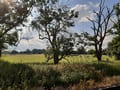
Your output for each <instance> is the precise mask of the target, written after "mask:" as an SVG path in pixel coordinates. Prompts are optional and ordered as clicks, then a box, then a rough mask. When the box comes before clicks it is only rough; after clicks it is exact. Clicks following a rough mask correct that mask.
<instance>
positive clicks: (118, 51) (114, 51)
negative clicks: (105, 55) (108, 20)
mask: <svg viewBox="0 0 120 90" xmlns="http://www.w3.org/2000/svg"><path fill="white" fill-rule="evenodd" d="M119 41H120V36H116V37H114V38H113V40H112V42H110V43H109V44H108V50H109V54H110V55H115V57H116V59H117V60H120V42H119Z"/></svg>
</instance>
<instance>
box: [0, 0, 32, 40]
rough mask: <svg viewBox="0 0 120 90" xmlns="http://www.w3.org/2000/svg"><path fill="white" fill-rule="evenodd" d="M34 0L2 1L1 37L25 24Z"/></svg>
mask: <svg viewBox="0 0 120 90" xmlns="http://www.w3.org/2000/svg"><path fill="white" fill-rule="evenodd" d="M32 4H33V1H32V0H1V1H0V38H2V36H4V35H5V34H7V33H9V31H10V30H12V29H16V27H17V26H20V25H21V24H23V21H25V19H26V18H27V17H28V15H29V14H30V11H31V8H32Z"/></svg>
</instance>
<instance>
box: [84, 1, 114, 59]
mask: <svg viewBox="0 0 120 90" xmlns="http://www.w3.org/2000/svg"><path fill="white" fill-rule="evenodd" d="M113 11H114V10H113V9H112V10H111V9H109V8H108V7H105V0H101V3H100V5H99V11H94V14H95V16H96V17H95V19H94V20H92V19H90V18H88V19H89V21H91V23H92V27H91V29H92V31H93V34H92V35H90V34H89V33H84V37H85V38H87V40H88V41H89V44H90V45H93V46H94V47H95V52H96V57H97V59H98V61H101V60H102V50H103V49H102V47H103V42H104V40H105V37H106V36H108V35H109V33H110V32H111V31H112V24H111V23H110V22H111V17H112V15H113Z"/></svg>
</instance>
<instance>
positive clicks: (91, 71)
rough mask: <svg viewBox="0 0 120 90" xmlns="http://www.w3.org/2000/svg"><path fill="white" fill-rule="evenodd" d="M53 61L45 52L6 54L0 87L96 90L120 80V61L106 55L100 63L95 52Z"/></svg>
mask: <svg viewBox="0 0 120 90" xmlns="http://www.w3.org/2000/svg"><path fill="white" fill-rule="evenodd" d="M6 61H7V62H6ZM52 63H53V62H52V60H51V61H50V62H48V63H46V62H45V57H44V55H43V54H40V55H39V54H34V55H3V57H2V59H1V61H0V68H2V69H1V70H0V89H4V90H8V89H9V90H13V89H15V90H18V89H19V90H48V89H50V88H53V89H51V90H86V89H90V90H93V88H100V87H108V86H109V87H110V86H112V85H116V84H117V85H119V84H120V61H116V60H115V59H114V57H108V56H103V62H100V63H98V62H97V59H96V58H95V57H94V56H92V55H78V56H69V57H67V60H62V61H61V62H60V64H58V65H53V64H52ZM86 85H87V87H86ZM59 88H60V89H59ZM91 88H92V89H91Z"/></svg>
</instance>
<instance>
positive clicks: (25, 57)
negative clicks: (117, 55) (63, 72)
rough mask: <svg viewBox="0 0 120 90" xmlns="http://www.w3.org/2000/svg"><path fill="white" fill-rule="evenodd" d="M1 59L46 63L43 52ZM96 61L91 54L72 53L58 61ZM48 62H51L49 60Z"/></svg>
mask: <svg viewBox="0 0 120 90" xmlns="http://www.w3.org/2000/svg"><path fill="white" fill-rule="evenodd" d="M2 60H4V61H8V62H10V63H26V64H27V63H47V62H46V58H45V56H44V55H43V54H32V55H31V54H30V55H24V54H22V55H3V56H2ZM103 61H108V62H111V61H115V59H114V57H108V56H103ZM91 62H97V59H96V58H95V57H94V56H92V55H77V56H75V55H72V56H68V57H67V60H65V59H63V60H61V61H60V63H91ZM48 63H53V60H50V61H49V62H48Z"/></svg>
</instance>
